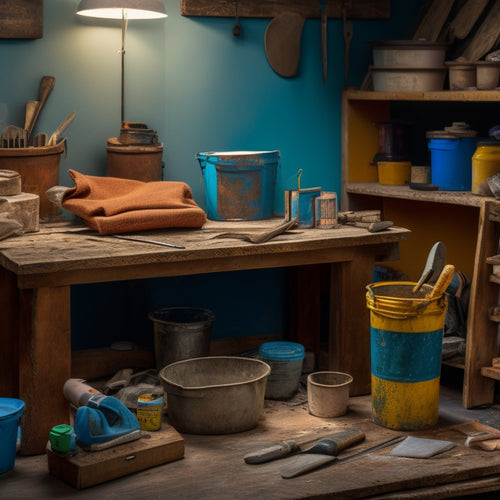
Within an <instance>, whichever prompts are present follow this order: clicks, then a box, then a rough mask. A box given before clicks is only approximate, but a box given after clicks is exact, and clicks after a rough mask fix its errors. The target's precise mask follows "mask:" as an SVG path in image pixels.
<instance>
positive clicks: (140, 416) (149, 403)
mask: <svg viewBox="0 0 500 500" xmlns="http://www.w3.org/2000/svg"><path fill="white" fill-rule="evenodd" d="M162 411H163V396H160V397H158V396H156V395H154V394H142V395H141V396H139V397H138V398H137V420H138V421H139V425H140V426H141V429H142V430H143V431H159V430H160V427H161V414H162Z"/></svg>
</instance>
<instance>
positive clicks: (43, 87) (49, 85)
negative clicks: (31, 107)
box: [26, 76, 56, 139]
mask: <svg viewBox="0 0 500 500" xmlns="http://www.w3.org/2000/svg"><path fill="white" fill-rule="evenodd" d="M55 83H56V79H55V78H54V77H53V76H43V77H42V79H41V81H40V88H39V90H38V105H37V106H36V109H35V112H34V113H33V118H32V120H31V123H30V124H29V125H28V127H27V128H26V130H27V131H28V139H29V138H30V136H31V132H33V128H34V127H35V123H36V121H37V119H38V115H39V114H40V111H41V110H42V108H43V105H44V104H45V101H46V100H47V97H49V94H50V93H51V92H52V89H53V88H54V85H55Z"/></svg>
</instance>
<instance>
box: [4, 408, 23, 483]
mask: <svg viewBox="0 0 500 500" xmlns="http://www.w3.org/2000/svg"><path fill="white" fill-rule="evenodd" d="M23 411H24V402H23V401H21V400H20V399H13V398H0V474H3V473H4V472H8V471H10V470H11V469H13V468H14V463H15V461H16V441H17V435H18V426H19V419H20V418H21V415H22V414H23Z"/></svg>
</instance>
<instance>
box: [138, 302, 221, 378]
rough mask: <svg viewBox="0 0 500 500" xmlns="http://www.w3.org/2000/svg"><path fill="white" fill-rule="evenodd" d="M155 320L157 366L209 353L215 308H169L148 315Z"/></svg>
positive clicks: (159, 367) (160, 367) (161, 366)
mask: <svg viewBox="0 0 500 500" xmlns="http://www.w3.org/2000/svg"><path fill="white" fill-rule="evenodd" d="M148 318H149V319H150V320H151V321H153V328H154V348H155V361H156V369H157V370H161V369H162V368H163V367H165V366H167V365H170V364H171V363H175V362H176V361H182V360H185V359H191V358H201V357H204V356H208V353H209V349H210V336H211V333H212V323H213V321H214V319H215V316H214V314H213V313H212V311H209V310H208V309H198V308H193V307H166V308H163V309H158V310H157V311H153V312H151V313H149V314H148Z"/></svg>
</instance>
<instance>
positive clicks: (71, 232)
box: [0, 219, 411, 288]
mask: <svg viewBox="0 0 500 500" xmlns="http://www.w3.org/2000/svg"><path fill="white" fill-rule="evenodd" d="M282 222H283V221H282V220H280V219H268V220H265V221H245V222H241V223H240V222H215V221H208V222H207V223H206V224H205V226H204V227H203V228H201V229H164V230H158V231H143V232H139V233H130V234H127V235H126V236H133V237H137V238H146V239H150V240H156V241H160V242H164V243H170V244H174V245H178V246H181V247H184V248H182V249H179V248H169V247H164V246H159V245H155V244H152V243H144V242H138V241H127V240H123V239H117V238H115V237H113V236H107V235H104V236H101V235H99V234H98V233H97V232H96V231H92V230H90V229H87V228H86V227H84V226H78V225H75V224H69V223H53V224H42V225H41V229H40V232H37V233H27V234H25V235H22V236H17V237H11V238H8V239H5V240H3V241H0V265H1V266H3V267H4V268H5V269H7V270H8V271H11V272H13V273H14V274H16V275H17V276H18V286H19V287H20V288H35V287H37V286H50V285H52V286H56V285H65V284H74V283H89V282H102V281H113V280H120V279H122V280H123V279H132V278H140V277H144V278H147V277H152V276H161V275H163V276H173V275H185V274H198V273H207V272H218V271H229V270H238V269H257V268H266V267H286V266H293V265H302V264H310V263H320V262H334V261H338V260H339V258H338V257H337V258H333V257H332V254H331V251H332V250H336V251H338V250H339V249H342V248H345V249H348V248H353V247H358V248H359V247H363V246H366V245H384V244H397V243H398V242H399V241H401V240H406V239H409V238H410V236H411V231H409V230H408V229H405V228H401V227H391V228H390V229H389V230H386V231H382V232H379V233H370V232H368V231H367V230H366V229H364V228H356V227H351V226H339V227H338V228H335V229H309V228H306V229H302V228H297V229H293V230H291V231H288V232H286V233H284V234H280V235H278V236H276V237H275V238H273V239H271V240H270V241H268V242H266V243H259V244H254V243H249V242H247V241H243V240H240V239H237V238H220V237H218V235H220V234H222V233H227V232H239V233H241V232H246V233H259V232H261V231H265V230H269V229H271V228H273V227H275V226H276V225H278V224H280V223H282ZM310 252H314V255H312V254H311V253H310ZM337 253H338V252H337ZM341 259H342V257H341ZM344 259H345V258H344ZM139 268H140V271H139Z"/></svg>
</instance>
